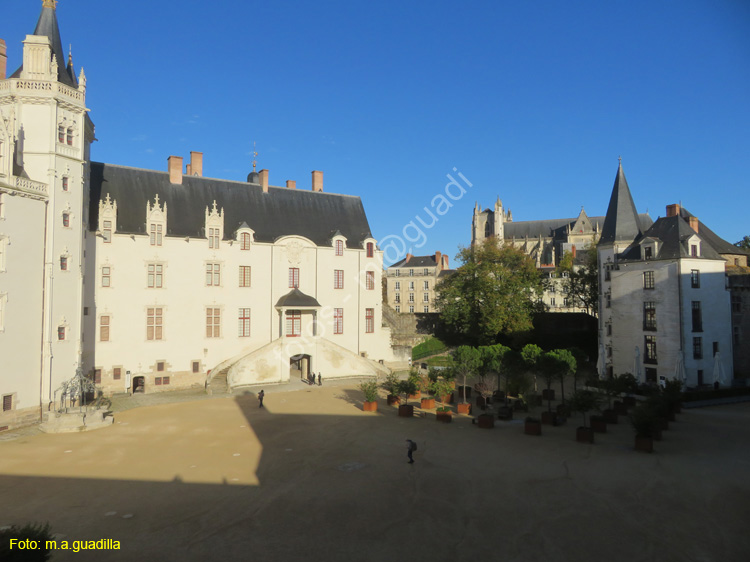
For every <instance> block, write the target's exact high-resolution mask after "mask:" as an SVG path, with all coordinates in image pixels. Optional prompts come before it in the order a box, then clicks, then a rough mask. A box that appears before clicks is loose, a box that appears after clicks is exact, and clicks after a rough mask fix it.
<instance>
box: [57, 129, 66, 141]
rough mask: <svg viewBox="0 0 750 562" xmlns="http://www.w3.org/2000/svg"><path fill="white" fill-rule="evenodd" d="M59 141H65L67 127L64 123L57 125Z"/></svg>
mask: <svg viewBox="0 0 750 562" xmlns="http://www.w3.org/2000/svg"><path fill="white" fill-rule="evenodd" d="M57 142H63V143H64V142H65V127H64V126H63V125H60V126H58V127H57Z"/></svg>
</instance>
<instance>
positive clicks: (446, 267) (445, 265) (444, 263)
mask: <svg viewBox="0 0 750 562" xmlns="http://www.w3.org/2000/svg"><path fill="white" fill-rule="evenodd" d="M443 269H450V267H449V266H448V256H446V255H443Z"/></svg>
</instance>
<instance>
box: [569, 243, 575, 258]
mask: <svg viewBox="0 0 750 562" xmlns="http://www.w3.org/2000/svg"><path fill="white" fill-rule="evenodd" d="M570 252H571V253H572V254H573V259H576V246H575V244H573V247H572V248H571V249H570Z"/></svg>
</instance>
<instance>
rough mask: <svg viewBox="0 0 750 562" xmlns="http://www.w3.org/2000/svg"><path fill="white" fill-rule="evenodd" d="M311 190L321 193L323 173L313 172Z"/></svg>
mask: <svg viewBox="0 0 750 562" xmlns="http://www.w3.org/2000/svg"><path fill="white" fill-rule="evenodd" d="M312 190H313V191H323V172H319V171H317V170H313V172H312Z"/></svg>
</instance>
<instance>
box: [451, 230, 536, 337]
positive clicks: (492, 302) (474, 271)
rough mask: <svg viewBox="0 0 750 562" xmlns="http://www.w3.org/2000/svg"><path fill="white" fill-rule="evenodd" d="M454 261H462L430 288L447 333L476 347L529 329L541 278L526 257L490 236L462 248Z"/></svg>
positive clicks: (532, 263)
mask: <svg viewBox="0 0 750 562" xmlns="http://www.w3.org/2000/svg"><path fill="white" fill-rule="evenodd" d="M457 259H458V261H459V263H461V264H462V265H461V266H460V267H459V268H458V269H457V270H456V271H455V273H453V275H451V276H449V277H447V278H446V279H445V280H444V281H442V282H441V283H439V284H438V285H437V287H436V293H437V298H436V306H437V308H438V309H439V310H440V319H441V322H442V325H443V327H444V329H445V330H446V331H447V332H449V333H450V334H452V335H453V336H454V337H458V338H459V339H460V340H463V341H465V342H467V343H471V344H474V345H478V344H492V343H495V341H496V338H497V336H498V335H499V334H503V335H511V334H514V333H517V332H524V331H528V330H531V329H532V327H533V326H532V322H531V320H532V315H533V313H534V312H535V311H537V310H538V302H537V301H538V295H540V294H541V290H542V282H541V278H540V276H539V272H538V271H537V269H536V267H535V264H534V262H533V260H532V259H531V258H530V257H529V256H527V255H526V254H525V253H523V252H522V251H520V250H517V249H515V248H514V247H512V246H502V247H501V246H499V245H498V241H497V239H494V238H492V239H487V240H485V241H484V242H483V243H479V244H476V245H475V246H474V247H471V248H462V249H461V251H460V252H459V254H458V256H457Z"/></svg>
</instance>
